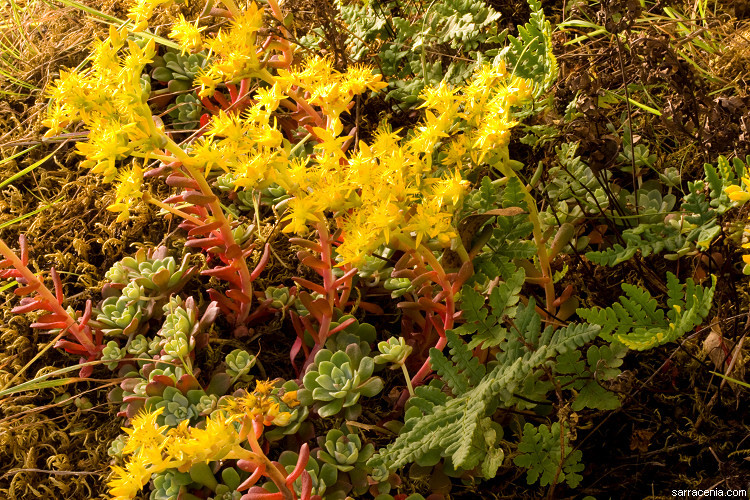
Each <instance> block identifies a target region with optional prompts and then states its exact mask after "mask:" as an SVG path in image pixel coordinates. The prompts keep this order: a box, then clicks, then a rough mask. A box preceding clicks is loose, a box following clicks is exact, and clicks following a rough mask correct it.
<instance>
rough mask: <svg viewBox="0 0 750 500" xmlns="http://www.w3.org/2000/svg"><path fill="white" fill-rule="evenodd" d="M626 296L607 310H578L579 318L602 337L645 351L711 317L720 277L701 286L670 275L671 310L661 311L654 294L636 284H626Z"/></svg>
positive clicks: (668, 281)
mask: <svg viewBox="0 0 750 500" xmlns="http://www.w3.org/2000/svg"><path fill="white" fill-rule="evenodd" d="M622 289H623V291H625V293H626V296H623V297H620V302H619V303H615V304H613V305H612V307H608V308H606V309H598V308H593V309H578V311H577V312H578V315H579V316H580V317H581V318H583V319H585V320H586V321H589V322H591V323H597V324H599V325H601V327H602V333H601V336H602V337H603V338H605V339H609V340H611V339H613V338H614V339H617V340H619V341H620V342H622V343H623V344H625V345H626V346H627V347H628V348H630V349H635V350H639V351H642V350H645V349H651V348H653V347H657V346H660V345H662V344H666V343H668V342H674V341H675V340H677V339H678V338H680V337H681V336H683V335H684V334H685V333H687V332H688V331H690V330H691V329H693V328H695V327H696V326H697V325H699V324H700V323H701V321H703V319H704V318H705V317H706V316H708V313H709V311H710V309H711V304H712V302H713V296H714V291H715V289H716V277H715V276H714V277H712V278H711V286H710V287H708V288H704V287H701V286H697V285H696V284H695V283H694V282H693V280H692V279H688V280H687V283H686V284H684V285H683V284H681V283H680V282H679V280H678V279H677V277H676V276H675V275H673V274H672V273H667V289H668V300H667V304H668V306H669V310H668V311H667V312H666V314H665V312H664V310H662V309H657V307H658V304H657V302H656V299H654V298H653V297H652V296H651V294H650V293H648V291H646V290H642V289H639V288H637V287H635V286H633V285H629V284H623V285H622Z"/></svg>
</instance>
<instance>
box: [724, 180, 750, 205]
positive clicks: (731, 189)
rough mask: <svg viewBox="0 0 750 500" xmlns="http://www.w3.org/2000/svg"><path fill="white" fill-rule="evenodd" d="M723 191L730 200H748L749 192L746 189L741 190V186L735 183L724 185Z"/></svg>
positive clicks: (749, 197)
mask: <svg viewBox="0 0 750 500" xmlns="http://www.w3.org/2000/svg"><path fill="white" fill-rule="evenodd" d="M743 181H744V179H743ZM724 192H726V193H727V196H729V199H730V200H732V201H739V202H740V203H745V202H746V201H748V200H750V193H749V192H747V191H743V190H742V188H741V187H740V186H737V185H736V184H733V185H731V186H727V187H725V188H724Z"/></svg>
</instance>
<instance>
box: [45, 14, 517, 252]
mask: <svg viewBox="0 0 750 500" xmlns="http://www.w3.org/2000/svg"><path fill="white" fill-rule="evenodd" d="M157 3H159V2H158V1H157V2H153V1H152V2H147V1H145V0H140V1H139V3H138V4H137V5H136V7H138V8H139V9H141V10H143V13H141V14H137V16H136V14H133V15H134V16H135V17H134V20H136V22H140V20H141V18H142V16H146V14H148V15H150V14H149V12H146V11H148V10H149V9H148V8H147V6H149V5H155V4H157ZM139 6H140V7H139ZM136 7H134V9H136ZM151 10H153V9H151ZM139 12H140V10H139ZM262 20H263V13H262V10H260V9H259V8H258V7H257V6H256V5H255V4H252V5H251V6H250V7H249V8H248V9H247V10H246V11H245V12H241V13H240V12H238V13H237V14H236V15H234V17H233V21H232V25H231V27H230V29H228V30H222V31H220V32H219V33H218V34H217V35H216V36H215V37H213V38H211V39H204V38H203V37H202V35H201V33H200V29H198V28H196V27H195V26H193V25H190V24H189V23H187V22H185V21H184V19H181V20H180V21H179V22H178V23H177V25H176V26H175V28H174V29H173V31H172V34H171V35H172V36H173V37H174V38H175V39H176V40H178V41H179V42H180V44H181V47H182V48H183V50H185V51H188V50H193V49H195V48H196V47H198V46H207V47H209V48H210V52H211V54H212V56H211V63H210V65H209V66H208V68H207V69H206V70H205V72H204V73H202V74H200V75H199V76H198V77H197V78H196V82H195V83H196V85H197V86H200V88H201V95H208V94H210V93H212V92H213V90H214V89H215V87H216V85H218V84H219V83H228V82H230V81H236V80H238V79H245V78H248V77H257V78H260V79H261V80H263V81H265V82H266V83H265V84H264V85H262V86H261V87H259V88H258V89H257V90H256V91H255V93H254V96H253V97H254V100H253V101H252V105H250V106H249V107H247V108H246V109H245V111H244V112H243V113H241V114H238V113H237V112H229V113H223V112H222V113H220V114H219V115H218V116H214V117H213V118H212V120H211V122H210V125H209V127H208V130H207V133H206V134H205V135H204V136H203V137H201V138H200V139H199V140H197V141H195V142H193V143H192V144H191V145H190V146H188V149H187V151H184V150H177V151H175V150H176V149H177V148H178V146H177V145H176V144H175V143H173V142H171V141H169V140H168V138H167V137H166V136H165V134H164V131H163V130H162V129H161V127H160V126H159V125H156V123H155V122H154V119H152V116H151V110H150V109H149V107H148V104H147V99H148V92H147V90H146V89H145V88H144V87H142V85H141V74H142V73H143V71H144V66H145V64H147V63H148V62H149V61H151V59H152V58H153V57H154V55H155V50H154V44H153V41H151V42H149V43H148V44H146V45H145V47H144V48H141V47H140V46H138V45H136V44H135V43H134V42H132V41H130V42H128V44H127V49H126V50H124V52H125V54H124V56H122V57H120V56H119V54H118V53H119V52H120V51H121V49H124V47H125V45H126V44H125V40H124V32H122V31H117V30H115V29H114V28H113V29H111V30H110V36H109V38H108V39H107V40H104V41H102V42H99V43H98V44H97V45H96V47H95V48H94V52H93V54H92V55H91V57H90V60H91V62H92V64H91V65H90V67H89V68H88V69H86V70H84V71H81V72H71V73H63V74H62V75H61V78H60V79H59V80H58V81H57V82H56V83H55V85H54V86H53V88H52V90H51V91H50V96H51V97H52V103H51V104H50V108H49V110H50V111H49V117H48V119H47V121H46V122H45V124H46V125H47V126H49V127H50V131H49V132H48V134H55V133H58V132H59V131H60V130H62V129H63V128H64V127H65V126H67V125H68V124H69V123H71V122H74V121H77V120H83V121H84V123H85V125H86V126H87V128H88V129H89V130H90V132H89V140H88V142H87V143H79V145H78V148H79V150H80V151H81V152H82V153H83V154H85V155H86V157H87V161H86V162H84V166H89V167H92V168H93V171H94V172H99V173H101V174H103V175H104V177H105V180H107V181H111V180H113V179H114V178H115V177H118V175H117V172H118V171H117V166H116V162H117V161H119V160H123V159H125V158H126V157H128V156H133V157H140V158H157V159H161V160H162V161H170V160H169V158H170V157H169V155H167V154H166V153H165V152H164V151H163V150H164V148H166V149H168V150H169V152H170V154H174V155H176V156H177V158H178V159H179V161H180V162H182V163H183V165H184V166H185V167H186V168H188V169H189V170H191V171H198V172H202V173H203V174H204V175H205V176H206V177H210V176H211V175H212V174H213V173H215V172H216V171H218V170H222V171H224V172H229V173H230V174H231V175H232V177H233V178H234V179H236V186H237V187H243V188H251V189H259V188H264V187H266V186H268V185H269V184H272V183H276V184H279V185H280V186H281V187H283V188H284V189H285V190H286V191H287V193H289V194H290V195H292V197H293V198H292V199H291V201H290V203H289V207H290V211H289V214H288V215H287V217H286V220H287V225H286V226H285V228H284V231H285V232H295V233H304V232H306V230H307V227H308V225H310V224H314V223H317V222H320V221H322V220H323V218H324V217H325V214H326V213H333V214H334V215H335V216H336V217H337V220H338V222H339V224H340V227H341V228H342V229H343V237H344V238H343V244H342V245H341V246H340V247H339V249H338V251H339V254H340V255H341V256H342V257H343V259H344V261H345V262H349V263H352V264H353V265H357V264H359V263H361V262H362V261H363V259H364V258H365V257H366V256H367V255H369V254H370V253H371V252H372V251H374V250H375V249H376V248H377V247H379V246H380V245H382V244H383V243H385V244H389V243H391V241H392V240H393V239H394V238H396V239H398V240H399V241H400V242H402V243H404V244H406V245H410V246H414V245H416V246H419V245H420V244H422V243H424V242H428V241H431V240H433V241H436V242H437V244H439V245H441V246H443V247H445V246H448V245H450V244H451V242H452V241H455V239H456V236H457V234H456V230H455V224H454V222H453V214H454V212H455V210H456V208H457V207H459V206H460V204H461V200H462V197H463V195H464V193H465V192H466V189H467V188H468V182H467V181H466V180H465V179H464V177H463V174H462V172H466V171H467V170H469V169H471V168H473V167H475V166H478V165H479V164H480V163H487V164H489V165H494V166H498V165H501V164H506V165H507V162H508V151H507V144H508V140H509V134H510V132H509V131H510V129H511V128H512V127H513V126H514V125H515V122H514V121H513V120H512V119H511V114H510V111H511V107H512V106H513V105H516V104H518V103H520V102H522V101H524V100H526V99H528V98H529V97H530V96H531V90H532V89H531V87H530V84H529V82H528V81H526V80H524V79H521V78H517V77H514V76H512V75H509V74H508V73H507V71H506V69H505V67H504V66H503V65H494V66H492V65H488V64H486V65H484V66H481V67H479V68H478V70H477V71H476V73H475V75H474V76H473V78H472V79H471V80H470V81H469V82H468V83H467V84H466V85H465V86H462V87H460V88H449V87H448V86H447V85H446V84H445V83H443V84H441V85H439V86H437V87H434V88H426V89H425V90H424V92H423V93H422V98H423V99H424V100H425V104H424V106H423V107H424V108H426V112H425V115H426V116H425V118H424V120H423V122H422V123H421V124H420V125H419V126H417V127H415V128H414V129H413V130H410V131H407V132H405V133H404V132H402V131H400V130H397V131H394V130H392V129H391V127H390V126H389V125H388V124H387V123H384V124H382V125H381V126H380V127H379V128H378V130H377V132H376V133H375V134H374V137H373V138H372V140H370V141H369V142H364V141H360V143H359V144H357V145H354V147H353V148H351V149H352V150H353V151H351V152H348V153H347V152H346V151H347V149H348V148H350V146H351V142H352V137H351V136H350V135H345V134H343V132H344V126H343V122H342V115H343V114H344V113H346V112H349V110H350V109H351V108H352V107H353V106H354V99H355V97H356V96H357V95H358V94H360V93H362V92H365V91H367V90H372V91H377V90H380V89H382V88H383V87H385V85H386V84H385V83H384V82H382V81H381V76H380V75H375V74H373V72H372V70H371V69H370V68H367V67H363V66H353V67H350V68H349V69H348V70H347V71H346V72H344V73H339V72H337V71H336V70H335V69H334V68H333V65H332V61H331V60H330V59H327V58H321V57H313V58H310V59H308V60H307V61H305V62H304V63H303V64H301V65H299V66H297V67H294V68H292V69H288V70H285V69H279V70H278V71H276V73H277V74H276V75H272V74H271V73H270V72H269V69H268V68H270V67H271V66H268V65H267V64H266V62H267V60H268V58H269V57H272V56H270V53H267V52H265V50H269V51H271V50H275V49H274V47H273V46H272V44H271V46H269V47H267V48H265V49H261V48H259V47H258V46H257V40H256V39H257V33H258V30H259V29H260V27H261V23H262ZM286 55H287V56H288V54H286ZM273 57H278V56H273ZM279 107H282V108H283V109H284V110H285V111H286V112H287V116H288V115H289V112H292V116H294V117H295V118H294V119H296V120H299V123H303V124H306V125H307V126H308V127H309V128H308V130H311V131H312V132H313V135H314V136H315V137H314V138H313V140H315V141H316V142H317V143H316V144H315V147H314V154H313V155H311V156H309V157H295V156H294V155H293V154H292V153H293V151H294V149H295V148H294V147H293V145H292V144H290V142H289V141H288V140H287V139H286V138H284V136H283V135H282V132H281V130H280V127H279V124H278V123H277V108H279ZM285 119H286V120H287V121H288V120H289V119H288V118H285ZM299 123H298V125H299ZM142 173H143V171H142V170H141V169H140V168H138V167H133V168H131V169H129V170H125V171H124V172H122V173H121V174H120V175H119V177H118V180H119V187H118V190H117V193H116V201H115V203H114V204H113V205H112V206H110V207H109V209H110V210H112V211H115V212H118V213H119V214H120V215H119V216H118V220H126V219H127V217H128V215H129V210H130V207H131V206H132V204H133V203H135V202H136V201H139V200H140V198H141V196H142V194H141V190H140V189H141V180H140V178H139V177H140V176H141V174H142Z"/></svg>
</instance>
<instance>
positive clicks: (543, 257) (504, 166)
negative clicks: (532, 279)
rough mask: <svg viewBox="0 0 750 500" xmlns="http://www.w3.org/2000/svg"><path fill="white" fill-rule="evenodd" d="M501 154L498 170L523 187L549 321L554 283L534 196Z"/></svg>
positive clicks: (552, 306) (505, 155)
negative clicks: (513, 178)
mask: <svg viewBox="0 0 750 500" xmlns="http://www.w3.org/2000/svg"><path fill="white" fill-rule="evenodd" d="M503 156H504V158H503V161H501V162H500V165H499V168H500V171H501V172H502V173H503V174H504V175H505V176H506V177H507V178H508V179H510V178H512V177H515V178H516V179H518V181H519V184H520V186H521V188H522V189H523V194H524V199H525V201H526V205H527V208H528V211H529V221H531V224H532V225H533V226H534V229H533V234H534V243H535V244H536V251H537V256H538V257H539V267H540V268H541V271H542V280H543V281H544V299H545V310H546V315H547V316H548V318H547V319H548V321H549V320H551V319H552V317H553V316H554V315H555V312H556V311H555V306H554V305H553V303H554V301H555V285H554V283H552V269H551V267H550V262H549V254H548V253H547V245H546V243H545V241H544V237H543V235H542V223H541V220H540V219H539V211H538V210H537V208H536V201H535V200H534V197H533V196H531V193H530V192H529V189H528V188H527V187H526V185H525V184H524V183H523V182H522V181H521V179H520V178H519V177H518V174H516V171H515V170H513V168H512V167H511V166H510V165H509V164H508V162H507V161H506V160H507V157H508V154H507V151H506V152H505V154H504V155H503Z"/></svg>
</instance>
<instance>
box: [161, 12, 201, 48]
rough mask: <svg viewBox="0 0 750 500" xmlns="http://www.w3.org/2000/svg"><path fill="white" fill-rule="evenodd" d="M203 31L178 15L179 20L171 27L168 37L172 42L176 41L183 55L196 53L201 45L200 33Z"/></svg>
mask: <svg viewBox="0 0 750 500" xmlns="http://www.w3.org/2000/svg"><path fill="white" fill-rule="evenodd" d="M205 29H206V28H205V27H203V28H198V27H197V26H195V25H194V24H192V23H189V22H187V21H186V20H185V17H184V16H183V15H182V14H180V19H179V20H178V21H177V23H175V25H174V26H173V27H172V31H170V32H169V36H170V38H172V39H173V40H177V42H178V43H179V44H180V49H181V50H182V53H183V54H184V53H186V52H197V51H199V50H200V49H201V47H202V45H203V38H202V37H201V31H203V30H205Z"/></svg>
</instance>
